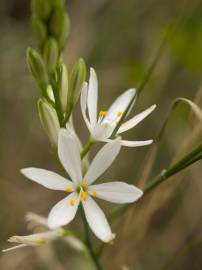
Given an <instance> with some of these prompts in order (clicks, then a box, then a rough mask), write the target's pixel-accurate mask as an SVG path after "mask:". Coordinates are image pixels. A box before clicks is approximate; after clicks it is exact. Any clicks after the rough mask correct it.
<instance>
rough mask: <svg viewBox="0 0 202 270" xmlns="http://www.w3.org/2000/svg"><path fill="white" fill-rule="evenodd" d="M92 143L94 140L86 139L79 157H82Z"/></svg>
mask: <svg viewBox="0 0 202 270" xmlns="http://www.w3.org/2000/svg"><path fill="white" fill-rule="evenodd" d="M94 143H95V141H93V140H92V139H91V138H90V139H89V140H88V142H87V143H86V144H85V145H84V147H83V149H82V151H81V159H83V158H84V157H85V156H86V155H87V154H88V152H89V151H90V149H91V147H92V146H93V144H94Z"/></svg>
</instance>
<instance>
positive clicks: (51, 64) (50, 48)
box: [43, 38, 59, 73]
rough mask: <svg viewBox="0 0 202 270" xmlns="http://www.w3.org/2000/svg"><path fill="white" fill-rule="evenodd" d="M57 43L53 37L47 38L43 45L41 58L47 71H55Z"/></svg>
mask: <svg viewBox="0 0 202 270" xmlns="http://www.w3.org/2000/svg"><path fill="white" fill-rule="evenodd" d="M58 54H59V52H58V45H57V42H56V40H55V39H54V38H49V39H48V40H47V41H46V43H45V46H44V53H43V58H44V61H45V64H46V67H47V70H48V72H49V73H53V72H54V71H55V68H56V65H57V60H58Z"/></svg>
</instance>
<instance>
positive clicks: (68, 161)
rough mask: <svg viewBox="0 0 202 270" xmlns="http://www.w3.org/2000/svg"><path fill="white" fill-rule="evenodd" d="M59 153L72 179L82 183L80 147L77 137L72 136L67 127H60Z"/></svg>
mask: <svg viewBox="0 0 202 270" xmlns="http://www.w3.org/2000/svg"><path fill="white" fill-rule="evenodd" d="M58 155H59V158H60V160H61V162H62V164H63V166H64V168H65V169H66V171H67V172H68V173H69V175H70V177H71V178H72V181H73V182H75V183H77V184H78V183H80V182H81V180H82V173H81V158H80V151H79V147H78V144H77V141H76V139H75V137H74V136H71V135H70V134H69V133H68V132H67V131H66V130H65V129H60V132H59V140H58Z"/></svg>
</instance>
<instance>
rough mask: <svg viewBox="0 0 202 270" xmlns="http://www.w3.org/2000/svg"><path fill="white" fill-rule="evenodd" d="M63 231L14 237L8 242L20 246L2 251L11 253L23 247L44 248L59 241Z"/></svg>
mask: <svg viewBox="0 0 202 270" xmlns="http://www.w3.org/2000/svg"><path fill="white" fill-rule="evenodd" d="M62 235H63V231H62V230H58V229H57V230H51V231H47V232H42V233H35V234H30V235H26V236H19V235H16V236H12V237H10V238H9V239H8V242H10V243H18V245H16V246H14V247H11V248H7V249H4V250H2V251H3V252H7V251H11V250H14V249H17V248H22V247H27V246H31V247H37V246H42V245H45V244H47V243H48V242H50V241H52V240H55V239H58V238H60V237H62Z"/></svg>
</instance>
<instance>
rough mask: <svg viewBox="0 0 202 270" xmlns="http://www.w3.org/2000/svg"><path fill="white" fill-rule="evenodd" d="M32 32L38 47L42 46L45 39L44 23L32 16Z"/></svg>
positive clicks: (45, 29)
mask: <svg viewBox="0 0 202 270" xmlns="http://www.w3.org/2000/svg"><path fill="white" fill-rule="evenodd" d="M31 24H32V31H33V33H34V36H35V38H36V40H37V42H38V44H39V46H40V47H42V46H43V43H44V42H45V40H46V38H47V28H46V25H45V23H44V22H43V21H42V20H41V19H40V18H39V17H36V16H32V19H31Z"/></svg>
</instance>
